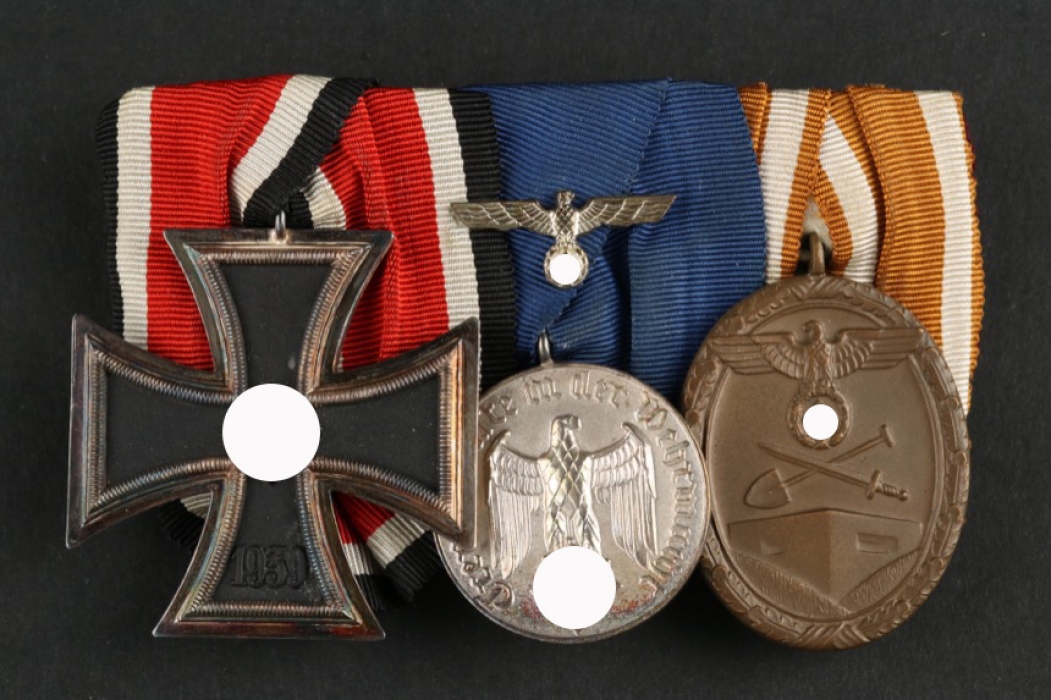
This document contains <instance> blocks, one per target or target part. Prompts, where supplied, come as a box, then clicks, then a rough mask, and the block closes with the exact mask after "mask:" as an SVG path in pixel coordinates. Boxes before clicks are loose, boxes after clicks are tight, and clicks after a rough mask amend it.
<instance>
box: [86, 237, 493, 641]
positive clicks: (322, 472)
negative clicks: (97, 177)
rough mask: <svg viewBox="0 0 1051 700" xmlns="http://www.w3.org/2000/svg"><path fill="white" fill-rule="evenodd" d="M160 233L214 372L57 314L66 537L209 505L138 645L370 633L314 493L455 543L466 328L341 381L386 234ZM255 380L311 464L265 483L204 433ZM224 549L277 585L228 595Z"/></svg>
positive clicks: (468, 500) (471, 412)
mask: <svg viewBox="0 0 1051 700" xmlns="http://www.w3.org/2000/svg"><path fill="white" fill-rule="evenodd" d="M165 238H166V239H167V241H168V244H169V246H170V247H171V248H172V250H173V252H174V253H175V256H176V258H177V259H178V261H179V263H180V264H181V265H182V268H183V272H184V273H185V275H186V277H187V280H188V281H189V283H190V287H191V288H192V290H193V292H194V296H195V298H196V301H197V305H198V308H199V310H200V313H201V317H202V321H203V323H204V328H205V331H206V334H207V337H208V341H209V344H210V346H211V349H212V354H213V363H214V370H213V371H201V370H194V369H190V368H188V367H185V366H182V365H178V364H175V363H173V362H171V361H169V360H166V359H164V358H161V357H158V356H157V355H154V354H151V353H149V352H147V351H145V350H143V349H140V348H138V347H135V346H132V345H130V344H129V343H127V342H126V341H124V340H123V339H122V338H120V337H119V336H117V335H115V334H113V333H110V332H109V331H106V330H105V329H103V328H101V327H100V326H98V325H97V324H95V323H93V322H91V321H89V320H87V319H85V318H83V317H79V316H78V317H76V318H75V319H74V323H73V397H72V410H71V417H70V421H71V422H70V482H69V515H68V532H67V543H68V544H69V546H71V547H72V546H74V545H77V544H79V543H80V542H82V541H83V540H84V539H86V538H87V537H89V536H90V535H93V534H95V533H96V532H98V531H100V530H102V529H104V528H106V527H108V526H109V525H112V524H114V523H116V522H119V521H121V520H125V519H127V518H129V517H131V516H134V515H136V514H138V513H141V512H143V511H145V510H148V509H150V508H153V507H154V506H157V505H160V504H162V503H164V502H167V501H170V500H174V499H178V498H184V497H187V496H192V495H195V494H210V496H211V505H210V507H209V511H208V514H207V517H206V518H205V523H204V528H203V531H202V533H201V536H200V541H199V543H198V546H197V550H196V552H195V554H194V556H193V560H192V561H191V563H190V567H189V569H188V571H187V573H186V576H185V578H184V579H183V582H182V584H181V585H180V587H179V590H178V592H177V593H176V594H175V597H174V599H173V600H172V603H171V605H170V606H169V608H168V610H167V612H166V613H165V614H164V617H163V618H162V620H161V622H160V623H159V624H158V625H157V628H156V630H155V634H157V635H164V636H169V635H222V636H272V637H278V636H280V637H305V636H340V637H351V638H357V639H374V638H379V637H382V635H383V632H382V630H381V629H380V627H379V625H378V623H377V621H376V619H375V617H374V615H373V613H372V611H371V610H370V609H369V607H368V604H367V602H366V600H365V598H364V596H363V594H362V592H361V591H360V589H359V588H358V586H357V584H356V582H355V580H354V577H353V574H352V572H351V571H350V568H349V564H348V561H347V559H346V557H345V556H344V554H343V551H342V545H341V541H340V538H339V534H338V523H337V522H336V516H335V513H334V511H333V506H332V499H331V494H332V493H333V492H334V491H347V492H353V493H355V494H357V495H359V496H362V497H364V498H367V499H369V500H372V501H374V502H376V503H379V504H381V505H385V506H387V507H389V508H392V509H394V510H396V511H400V512H402V513H405V514H406V515H410V516H412V517H414V518H416V519H417V520H419V521H420V522H422V523H424V524H426V525H427V526H428V527H431V528H432V529H434V530H435V531H437V532H440V533H442V534H444V535H446V536H450V537H452V538H454V539H460V538H469V537H470V533H471V532H473V529H474V526H473V524H472V523H471V522H470V521H471V519H472V518H473V513H474V486H473V483H474V482H473V479H474V476H473V475H474V460H475V453H476V450H475V426H476V420H475V412H476V411H477V391H478V389H477V352H478V340H477V337H478V327H477V323H476V322H475V321H473V320H471V321H468V322H466V323H464V324H462V325H461V326H459V327H457V328H456V329H453V330H452V331H450V332H449V333H447V334H446V335H445V336H443V337H441V338H439V339H437V340H435V341H433V342H432V343H430V344H428V345H425V346H423V347H422V348H420V349H418V350H415V351H413V352H410V353H407V354H405V355H402V356H400V357H397V358H394V359H392V360H389V361H386V362H383V363H379V364H377V365H373V366H370V367H365V368H362V369H360V370H354V371H350V372H343V371H341V370H340V369H339V361H338V360H339V355H340V352H341V347H342V343H343V338H344V335H345V333H346V329H347V326H348V324H349V322H350V317H351V313H352V312H353V309H354V306H355V304H356V302H357V300H358V298H359V297H360V295H361V293H362V291H363V290H364V288H365V285H366V283H367V282H368V280H369V278H370V276H371V275H372V273H373V272H374V271H375V270H376V268H377V266H378V265H379V263H380V261H381V260H382V258H383V256H384V254H385V253H386V251H387V248H388V246H389V245H390V241H391V237H390V234H389V233H386V232H348V231H285V230H283V229H280V230H273V231H271V230H235V231H168V232H166V234H165ZM263 383H275V384H285V385H286V386H292V387H294V388H296V389H297V390H298V391H299V392H300V393H302V394H303V395H304V396H306V398H307V399H308V400H309V401H310V402H311V403H312V404H313V406H314V408H315V410H316V411H317V414H318V418H319V421H320V424H321V444H320V448H319V450H318V453H317V456H315V457H314V459H313V461H311V462H310V464H309V465H308V466H307V467H306V469H304V470H303V471H302V472H301V473H300V474H299V475H298V476H296V477H294V478H289V479H286V480H284V481H278V482H273V483H265V482H261V481H256V480H255V479H252V478H249V477H247V476H246V475H245V474H243V473H242V472H240V471H239V470H238V469H237V467H236V466H235V465H234V464H233V462H231V460H230V459H229V458H227V456H226V453H225V450H224V447H223V444H222V440H221V426H222V423H223V418H224V414H225V411H226V408H227V407H228V406H229V405H230V404H231V403H232V402H233V400H234V398H235V397H236V396H238V395H239V394H240V393H241V392H243V391H245V390H246V389H247V388H248V387H249V386H254V385H258V384H263ZM239 548H246V550H252V551H260V550H262V551H265V552H268V553H272V552H277V553H278V554H279V556H276V558H275V560H274V562H273V565H274V567H275V571H277V570H278V569H281V568H282V567H283V568H284V570H285V571H286V573H287V574H288V575H285V576H280V575H276V574H275V577H274V585H272V586H261V587H260V586H251V585H249V586H246V585H244V582H243V581H240V582H239V581H238V578H237V573H236V570H237V566H236V565H235V564H234V563H233V559H234V555H235V553H236V552H237V551H238V550H239ZM268 566H269V565H268ZM268 571H269V569H268ZM277 574H280V571H277Z"/></svg>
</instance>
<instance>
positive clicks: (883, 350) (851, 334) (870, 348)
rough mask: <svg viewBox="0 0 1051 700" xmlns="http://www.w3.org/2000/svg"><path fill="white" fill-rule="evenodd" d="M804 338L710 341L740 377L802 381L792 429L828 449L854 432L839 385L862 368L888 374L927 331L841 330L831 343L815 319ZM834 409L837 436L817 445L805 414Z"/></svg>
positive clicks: (809, 444)
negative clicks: (805, 424)
mask: <svg viewBox="0 0 1051 700" xmlns="http://www.w3.org/2000/svg"><path fill="white" fill-rule="evenodd" d="M802 331H803V332H802V337H801V338H799V337H797V336H796V334H794V333H759V334H754V335H741V336H726V337H720V338H711V339H710V342H711V345H712V348H713V349H714V350H715V353H716V354H717V355H718V356H719V359H721V360H722V361H723V362H725V363H726V364H727V365H729V366H730V368H731V369H733V370H734V371H735V372H737V373H738V374H746V375H747V374H765V373H768V372H775V371H776V372H780V373H781V374H783V375H785V376H786V377H790V378H792V379H798V380H799V388H798V389H797V390H796V393H795V396H794V397H793V398H792V401H791V403H790V404H789V408H788V425H789V427H790V428H791V430H792V432H793V434H794V435H795V437H796V439H797V440H799V441H800V442H801V443H803V444H804V445H806V446H807V447H813V448H818V449H822V448H827V447H832V446H833V445H837V444H839V442H841V441H842V440H843V438H844V437H846V435H847V433H848V432H849V430H850V422H851V409H850V404H849V403H848V402H847V400H846V399H845V398H844V397H843V395H842V394H841V393H840V391H839V388H838V387H837V386H836V380H837V379H842V378H843V377H846V376H848V375H850V374H853V373H854V372H856V371H858V370H860V369H889V368H891V367H894V366H895V365H897V364H898V363H899V362H901V361H902V360H904V359H905V358H907V357H908V356H909V355H910V354H912V352H913V351H914V350H915V349H916V348H917V347H919V345H920V342H921V341H922V339H923V332H922V331H921V330H920V329H918V328H852V329H847V330H842V331H839V332H838V333H837V334H836V336H835V338H834V339H832V340H829V338H828V334H827V332H826V330H825V327H824V325H823V324H822V323H821V322H820V321H816V320H810V321H807V322H806V323H804V324H803V329H802ZM819 403H823V404H826V405H829V406H831V407H832V408H833V409H834V410H835V411H836V414H837V415H838V416H839V427H838V429H837V430H836V432H835V434H833V435H832V436H831V437H829V438H827V439H824V440H817V439H815V438H813V437H811V436H810V435H808V434H807V433H806V431H805V430H804V429H803V414H804V413H806V411H807V409H808V408H810V407H811V406H813V405H815V404H819Z"/></svg>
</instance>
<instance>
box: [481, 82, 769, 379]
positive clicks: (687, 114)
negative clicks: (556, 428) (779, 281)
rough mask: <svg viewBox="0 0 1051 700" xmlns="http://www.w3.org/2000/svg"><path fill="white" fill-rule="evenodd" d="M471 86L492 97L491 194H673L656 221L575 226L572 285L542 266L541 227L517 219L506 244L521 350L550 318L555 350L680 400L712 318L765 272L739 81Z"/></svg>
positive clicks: (546, 198) (530, 347)
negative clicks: (495, 186) (496, 147)
mask: <svg viewBox="0 0 1051 700" xmlns="http://www.w3.org/2000/svg"><path fill="white" fill-rule="evenodd" d="M472 89H475V90H479V91H481V92H483V93H485V94H487V95H488V96H489V98H490V100H491V102H492V110H493V118H494V121H495V123H496V130H497V138H498V140H499V143H500V151H501V152H500V157H501V164H502V193H501V198H503V199H537V200H540V201H541V202H542V203H543V204H544V205H545V206H547V207H551V206H554V197H555V193H556V192H557V191H558V190H572V191H573V192H575V193H576V194H577V201H576V202H575V204H576V205H577V206H580V205H582V204H583V203H584V202H585V201H586V200H588V199H590V198H592V197H609V196H614V195H618V194H674V195H676V200H675V203H674V204H673V205H672V207H671V210H670V211H669V212H668V214H667V215H666V216H665V217H664V219H663V220H662V221H661V222H659V223H656V224H645V225H639V226H634V227H632V228H631V229H612V230H611V229H609V228H608V227H603V228H601V229H599V230H597V231H594V232H592V233H589V234H587V235H585V236H582V237H581V238H580V239H579V240H578V242H579V243H580V245H581V247H583V248H584V250H585V251H587V253H588V256H589V257H590V259H591V269H590V272H589V273H588V277H587V279H586V280H585V282H584V283H583V284H582V285H581V286H579V287H575V288H571V289H558V288H556V287H554V286H553V285H551V284H550V283H549V282H548V281H547V279H546V277H545V276H544V256H545V255H546V253H547V251H548V249H549V248H550V247H551V239H550V238H547V237H545V236H541V235H539V234H536V233H533V232H530V231H525V230H516V231H512V232H511V234H510V242H511V254H512V258H513V263H514V272H515V282H516V284H517V287H518V306H519V309H518V338H517V341H518V351H519V353H520V355H521V356H522V358H523V360H525V361H527V362H528V363H530V364H532V363H535V361H536V344H537V339H538V338H539V336H540V334H541V333H542V332H543V331H545V330H546V331H547V333H548V335H549V337H550V339H551V344H552V354H553V356H554V358H555V359H556V360H559V361H569V362H588V363H595V364H601V365H606V366H609V367H614V368H617V369H622V370H627V371H629V372H631V373H632V374H634V375H635V376H636V377H638V378H639V379H641V380H642V381H644V382H646V383H647V384H649V385H651V386H652V387H654V388H655V389H656V390H657V391H659V392H661V393H662V394H664V395H665V396H668V397H669V398H672V399H675V398H677V396H678V393H679V391H680V390H681V386H682V382H683V380H684V378H685V376H686V372H687V370H688V368H689V365H690V363H691V362H692V360H693V357H694V355H695V354H696V352H697V349H698V347H699V346H700V344H701V341H703V340H704V337H705V335H706V334H707V333H708V330H709V329H710V328H711V326H712V325H713V324H714V323H715V321H717V320H718V319H719V317H720V316H722V314H723V313H725V312H726V311H727V310H728V309H729V308H730V306H732V305H733V304H734V303H736V302H737V301H739V300H740V299H742V298H743V297H745V296H747V295H748V294H750V293H751V292H753V291H755V290H756V289H758V288H759V286H760V285H761V284H762V282H763V273H764V265H765V252H766V251H765V247H766V235H765V227H764V219H763V200H762V193H761V190H760V184H759V173H758V169H757V168H756V162H755V153H754V151H753V149H752V143H751V135H750V134H749V131H748V125H747V123H746V122H745V118H744V113H743V111H742V109H741V104H740V101H739V100H738V97H737V91H736V90H734V88H732V87H730V86H723V85H707V84H703V83H696V82H672V81H670V80H664V81H652V82H640V83H606V84H588V85H561V84H551V85H499V86H484V87H479V88H472Z"/></svg>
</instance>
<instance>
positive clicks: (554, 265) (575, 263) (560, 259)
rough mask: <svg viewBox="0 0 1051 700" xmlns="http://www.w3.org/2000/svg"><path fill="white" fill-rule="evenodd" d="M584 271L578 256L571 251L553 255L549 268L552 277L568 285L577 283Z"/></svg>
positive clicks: (559, 282)
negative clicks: (571, 253)
mask: <svg viewBox="0 0 1051 700" xmlns="http://www.w3.org/2000/svg"><path fill="white" fill-rule="evenodd" d="M583 271H584V269H583V267H582V266H581V264H580V260H579V259H578V258H577V256H575V255H570V254H569V253H560V254H558V255H556V256H555V257H553V258H552V259H551V263H550V264H549V265H548V269H547V273H548V274H549V275H551V279H553V280H554V281H555V282H557V283H558V284H561V285H563V286H566V287H568V286H570V285H573V284H576V283H577V281H578V280H579V279H580V273H581V272H583Z"/></svg>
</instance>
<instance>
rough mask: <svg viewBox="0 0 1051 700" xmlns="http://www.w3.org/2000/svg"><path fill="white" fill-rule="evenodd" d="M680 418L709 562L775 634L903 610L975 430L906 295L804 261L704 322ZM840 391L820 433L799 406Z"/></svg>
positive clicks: (959, 518) (852, 639)
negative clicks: (698, 485) (705, 510)
mask: <svg viewBox="0 0 1051 700" xmlns="http://www.w3.org/2000/svg"><path fill="white" fill-rule="evenodd" d="M684 401H685V409H686V419H687V422H688V423H689V424H690V427H691V429H692V430H693V431H694V434H695V435H696V436H697V438H698V441H699V442H700V443H701V448H702V453H703V456H704V459H705V461H706V462H707V465H708V470H709V478H710V484H711V487H710V488H711V495H712V527H711V528H709V531H708V536H707V541H706V543H705V547H704V551H703V554H702V564H703V568H704V571H705V575H706V576H707V578H708V581H709V583H710V584H711V586H712V588H713V589H714V590H715V592H716V594H717V595H718V596H719V597H720V598H721V599H722V600H723V602H724V603H725V604H726V605H727V606H728V607H729V608H730V610H732V611H733V613H734V614H735V615H737V617H739V618H740V619H741V620H742V621H744V622H745V623H746V624H748V625H749V626H750V627H752V628H753V629H755V630H756V631H758V632H759V633H761V634H763V635H765V636H767V637H769V638H771V639H774V640H776V641H779V642H782V643H785V644H789V645H792V646H797V647H804V648H808V649H836V648H849V647H853V646H857V645H860V644H864V643H865V642H868V641H871V640H873V639H876V638H878V637H880V636H882V635H884V634H886V633H887V632H889V631H890V630H892V629H894V628H895V627H896V626H898V625H899V624H901V623H902V622H903V621H904V620H905V619H907V618H908V617H909V616H910V615H911V614H912V613H913V611H915V609H916V608H917V607H918V606H919V605H920V604H921V603H922V602H923V601H924V600H925V599H926V597H927V595H928V594H929V593H930V591H931V590H932V589H933V588H934V586H935V584H937V582H938V580H939V578H940V577H941V575H942V572H943V571H944V570H945V567H946V564H947V563H948V561H949V558H950V557H951V556H952V552H953V549H954V548H955V546H956V542H957V539H958V537H959V532H960V527H961V526H962V525H963V522H964V510H965V506H966V502H967V490H968V481H969V465H970V455H969V441H968V437H967V427H966V422H965V417H964V413H963V409H962V407H961V405H960V400H959V397H958V395H957V392H956V387H955V384H954V383H953V380H952V377H951V375H950V373H949V369H948V367H947V365H946V364H945V360H944V359H943V358H942V356H941V353H940V352H939V350H938V348H937V347H936V346H935V344H934V341H933V340H932V339H931V337H930V335H929V334H928V333H927V332H926V330H924V329H923V327H922V326H921V325H920V323H919V322H918V321H917V320H916V319H915V317H913V315H912V314H911V313H909V312H908V311H907V310H906V309H905V308H903V307H902V306H900V305H899V304H897V303H896V302H895V301H894V300H892V299H890V298H889V297H887V296H886V295H884V294H882V293H881V292H879V291H878V290H876V289H875V288H873V287H870V286H866V285H860V284H857V283H854V282H851V281H849V280H845V279H842V278H838V277H829V276H823V275H803V276H799V277H796V278H792V279H789V280H785V281H783V282H780V283H778V284H775V285H771V286H769V287H766V288H765V289H762V290H760V291H759V292H756V293H755V294H753V295H752V296H751V297H749V298H747V299H745V300H744V301H743V302H741V303H740V304H738V305H737V306H735V307H734V308H733V309H731V310H730V311H729V312H728V313H727V314H726V316H724V317H723V319H722V320H720V321H719V323H718V324H717V325H716V326H715V328H713V329H712V332H711V333H710V334H709V336H708V338H707V339H706V340H705V342H704V344H703V345H702V347H701V349H700V351H699V352H698V354H697V357H696V359H695V360H694V363H693V365H692V367H691V368H690V373H689V376H688V377H687V381H686V386H685V394H684ZM815 404H824V405H826V406H828V407H830V408H832V409H833V410H834V411H835V413H836V417H837V418H838V428H836V429H835V430H834V431H832V430H830V431H829V434H827V435H825V436H824V437H823V439H822V436H820V435H818V436H815V437H811V436H810V435H809V434H808V431H807V430H806V429H805V428H804V427H803V416H804V415H805V413H806V411H807V409H809V408H810V407H811V406H813V405H815Z"/></svg>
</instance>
